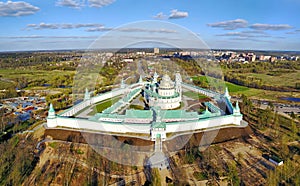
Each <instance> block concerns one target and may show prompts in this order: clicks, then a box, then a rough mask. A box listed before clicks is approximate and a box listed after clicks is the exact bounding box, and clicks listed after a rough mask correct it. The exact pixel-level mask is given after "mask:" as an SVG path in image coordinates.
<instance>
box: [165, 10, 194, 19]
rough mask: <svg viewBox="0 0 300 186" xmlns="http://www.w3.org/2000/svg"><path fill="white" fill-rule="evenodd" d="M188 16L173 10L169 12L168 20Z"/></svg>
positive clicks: (185, 13)
mask: <svg viewBox="0 0 300 186" xmlns="http://www.w3.org/2000/svg"><path fill="white" fill-rule="evenodd" d="M188 16H189V13H188V12H181V11H178V10H176V9H174V10H171V14H170V16H169V19H180V18H185V17H188Z"/></svg>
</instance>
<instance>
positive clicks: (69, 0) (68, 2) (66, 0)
mask: <svg viewBox="0 0 300 186" xmlns="http://www.w3.org/2000/svg"><path fill="white" fill-rule="evenodd" d="M56 5H57V6H67V7H70V8H77V9H78V8H81V7H82V6H83V4H82V3H80V2H78V1H75V0H60V1H57V2H56Z"/></svg>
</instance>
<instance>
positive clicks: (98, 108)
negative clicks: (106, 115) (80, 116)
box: [88, 97, 121, 115]
mask: <svg viewBox="0 0 300 186" xmlns="http://www.w3.org/2000/svg"><path fill="white" fill-rule="evenodd" d="M120 99H121V97H114V98H111V99H107V100H104V101H101V102H99V103H98V104H97V105H96V106H95V107H94V109H93V111H92V112H90V113H89V114H88V115H95V114H96V113H99V112H102V111H103V110H105V109H107V108H108V107H110V106H112V105H113V104H114V103H116V102H117V101H119V100H120Z"/></svg>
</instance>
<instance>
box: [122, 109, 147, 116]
mask: <svg viewBox="0 0 300 186" xmlns="http://www.w3.org/2000/svg"><path fill="white" fill-rule="evenodd" d="M125 117H126V118H152V111H151V110H134V109H130V110H126V113H125Z"/></svg>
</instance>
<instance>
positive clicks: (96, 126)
mask: <svg viewBox="0 0 300 186" xmlns="http://www.w3.org/2000/svg"><path fill="white" fill-rule="evenodd" d="M241 120H242V115H238V116H234V115H229V116H220V117H215V118H210V119H201V120H198V121H195V122H178V123H176V124H167V125H166V133H172V132H183V131H193V130H198V129H204V128H211V127H217V126H222V125H227V124H236V125H240V122H241ZM47 126H48V127H50V128H52V127H67V128H74V129H87V130H97V131H103V132H117V133H144V134H150V129H151V124H117V123H105V122H101V121H98V122H96V121H90V120H87V119H79V118H67V117H57V118H55V119H49V120H48V121H47Z"/></svg>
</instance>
